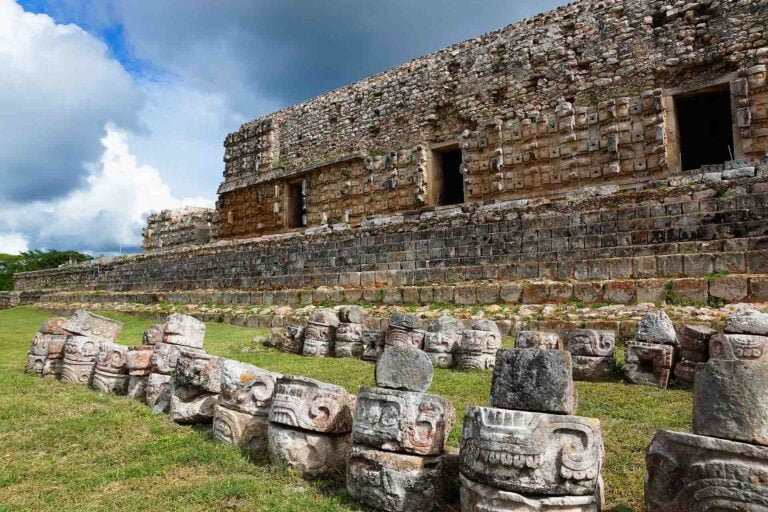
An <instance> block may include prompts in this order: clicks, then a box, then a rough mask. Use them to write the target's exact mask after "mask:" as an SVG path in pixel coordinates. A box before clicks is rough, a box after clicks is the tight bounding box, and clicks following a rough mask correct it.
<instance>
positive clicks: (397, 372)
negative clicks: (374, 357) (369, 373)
mask: <svg viewBox="0 0 768 512" xmlns="http://www.w3.org/2000/svg"><path fill="white" fill-rule="evenodd" d="M433 375H434V369H433V368H432V361H430V360H429V357H428V356H427V355H426V354H425V353H424V352H422V351H421V350H418V349H415V348H409V347H387V348H386V349H385V350H384V353H383V354H381V356H380V357H379V360H378V361H376V374H375V378H376V385H377V386H378V387H380V388H389V389H400V390H403V391H417V392H421V393H423V392H425V391H427V390H428V389H429V386H430V385H431V384H432V376H433Z"/></svg>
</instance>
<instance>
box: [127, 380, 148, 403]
mask: <svg viewBox="0 0 768 512" xmlns="http://www.w3.org/2000/svg"><path fill="white" fill-rule="evenodd" d="M148 381H149V375H129V378H128V390H127V393H126V395H127V396H128V398H130V399H132V400H138V401H139V402H146V399H147V382H148Z"/></svg>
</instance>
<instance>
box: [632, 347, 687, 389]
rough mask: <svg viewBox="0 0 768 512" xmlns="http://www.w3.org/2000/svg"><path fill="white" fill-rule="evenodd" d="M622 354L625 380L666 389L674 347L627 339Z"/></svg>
mask: <svg viewBox="0 0 768 512" xmlns="http://www.w3.org/2000/svg"><path fill="white" fill-rule="evenodd" d="M624 354H625V355H624V378H625V379H627V381H629V382H631V383H632V384H645V385H649V386H656V387H659V388H661V389H666V387H667V384H668V383H669V376H670V374H671V372H672V365H673V363H674V355H675V349H674V347H672V346H671V345H661V344H658V343H642V342H639V341H629V342H627V346H626V348H625V352H624Z"/></svg>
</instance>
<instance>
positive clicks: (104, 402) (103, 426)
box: [0, 307, 691, 512]
mask: <svg viewBox="0 0 768 512" xmlns="http://www.w3.org/2000/svg"><path fill="white" fill-rule="evenodd" d="M105 314H107V315H108V316H110V317H113V318H118V319H120V320H122V321H123V322H124V323H125V328H124V331H123V334H122V335H121V337H120V340H119V341H120V342H121V343H124V344H138V343H140V340H141V333H142V332H143V331H144V329H146V328H147V327H148V326H149V325H151V323H152V322H151V321H148V320H141V319H137V318H134V317H129V316H125V315H120V314H116V313H105ZM47 316H49V315H47V314H45V313H44V312H41V311H39V310H36V309H34V308H26V307H25V308H16V309H12V310H5V311H0V354H2V358H0V468H1V469H0V512H6V511H22V510H23V511H27V510H35V511H47V510H51V511H54V510H56V511H59V510H120V511H139V510H141V511H167V510H185V511H186V510H189V511H197V510H200V511H203V510H205V511H209V510H235V511H305V510H312V511H318V512H322V511H350V510H358V509H359V507H357V506H356V505H355V504H354V503H352V502H351V501H350V499H349V497H348V496H347V494H346V492H345V490H344V487H343V483H340V482H314V483H307V482H304V481H302V480H300V479H299V478H297V477H296V476H295V475H292V474H290V473H287V472H282V471H278V470H276V469H274V468H272V467H270V466H268V465H255V464H252V463H250V462H249V461H248V460H246V458H245V457H244V456H243V455H242V454H241V453H240V452H239V451H238V450H237V449H235V448H233V447H230V446H226V445H221V444H218V443H215V442H214V441H213V440H212V439H211V437H210V435H209V434H208V433H207V432H206V431H205V430H202V429H197V430H196V429H193V428H190V427H182V426H178V425H175V424H174V423H172V422H171V421H170V420H168V418H167V417H165V416H154V415H152V413H151V412H150V411H149V410H148V409H147V408H146V407H144V406H142V405H141V404H139V403H137V402H134V401H131V400H128V399H126V398H124V397H117V396H110V395H107V396H104V395H98V394H96V393H95V392H93V391H90V390H88V389H86V388H83V387H78V386H71V385H64V384H61V383H59V382H55V381H49V380H45V381H44V380H41V379H39V378H36V377H33V376H29V375H25V374H24V373H23V367H24V362H25V357H26V351H27V349H28V347H29V343H30V341H31V338H32V335H33V334H34V332H35V331H36V329H37V328H38V327H39V325H40V323H42V321H43V320H44V319H45V318H46V317H47ZM265 333H266V332H265V331H264V330H258V329H246V328H238V327H232V326H227V325H221V324H208V332H207V335H206V348H207V349H208V351H209V352H211V353H215V354H218V355H221V356H224V357H229V358H233V359H238V360H241V361H246V362H250V363H252V364H255V365H257V366H260V367H263V368H268V369H270V370H274V371H278V372H282V373H290V374H297V375H305V376H308V377H313V378H316V379H321V380H324V381H327V382H333V383H336V384H339V385H342V386H344V387H346V388H347V389H348V390H349V391H351V392H357V390H358V388H359V387H360V386H363V385H372V384H373V367H372V365H371V364H369V363H365V362H362V361H355V360H347V359H341V360H339V359H310V358H302V357H299V356H295V355H290V354H284V353H281V352H278V351H275V350H272V349H264V348H260V347H255V346H254V345H253V344H252V343H251V338H252V337H253V336H254V335H259V334H262V335H263V334H265ZM509 342H510V341H509V340H506V344H509ZM490 379H491V376H490V375H489V374H487V373H460V372H456V371H451V370H437V371H436V374H435V379H434V383H433V385H432V388H431V392H433V393H436V394H440V395H443V396H446V397H448V398H449V399H451V400H452V401H453V404H454V406H455V407H456V409H457V411H459V415H460V416H461V412H462V411H463V410H464V408H465V407H466V406H468V405H487V403H488V393H489V389H490ZM578 390H579V395H580V399H581V405H580V408H579V414H580V415H584V416H594V417H597V418H600V419H601V420H602V424H603V435H604V440H605V445H606V452H607V453H606V467H605V469H604V471H603V475H604V478H605V481H606V486H607V496H606V497H607V502H608V503H609V504H624V505H627V506H628V507H630V509H635V510H639V509H640V508H641V506H642V494H643V483H642V479H643V472H644V463H643V460H644V452H645V449H646V447H647V445H648V443H649V442H650V439H651V437H652V436H653V433H654V432H655V431H656V430H657V429H659V428H668V429H673V430H688V429H689V425H690V420H691V396H690V392H687V391H684V390H668V391H660V390H656V389H652V388H647V387H641V386H628V385H625V384H622V383H619V382H612V383H602V384H592V383H579V384H578ZM459 423H460V422H459ZM460 432H461V425H460V424H459V425H457V426H456V427H455V428H454V430H453V432H452V433H451V436H450V444H451V445H453V446H457V445H458V439H459V435H460Z"/></svg>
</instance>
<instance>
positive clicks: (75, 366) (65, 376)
mask: <svg viewBox="0 0 768 512" xmlns="http://www.w3.org/2000/svg"><path fill="white" fill-rule="evenodd" d="M95 367H96V362H95V361H85V362H84V361H70V360H68V359H67V358H66V357H65V358H64V363H63V365H62V368H61V381H62V382H64V383H67V384H88V383H89V382H90V381H91V377H92V376H93V370H94V369H95Z"/></svg>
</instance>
